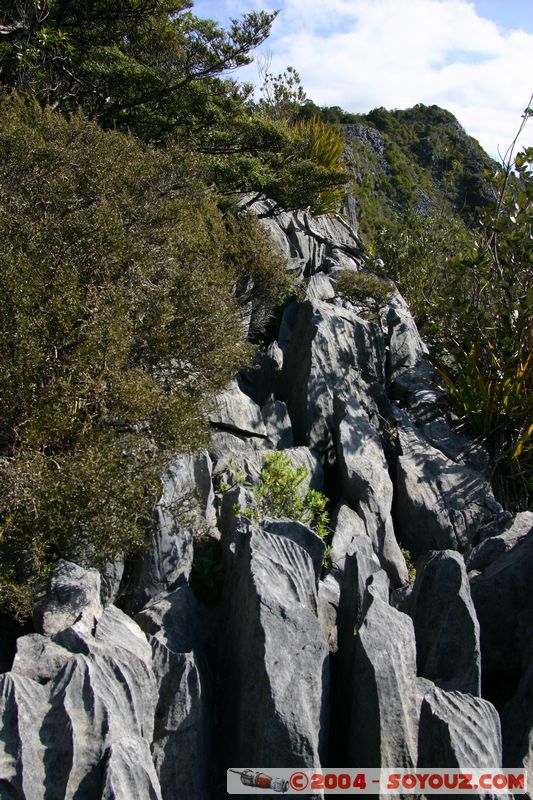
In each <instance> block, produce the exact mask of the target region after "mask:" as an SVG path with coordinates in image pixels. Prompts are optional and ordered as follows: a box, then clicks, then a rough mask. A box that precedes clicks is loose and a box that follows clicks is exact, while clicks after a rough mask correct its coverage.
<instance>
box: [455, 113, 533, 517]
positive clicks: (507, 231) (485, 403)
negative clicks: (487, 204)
mask: <svg viewBox="0 0 533 800" xmlns="http://www.w3.org/2000/svg"><path fill="white" fill-rule="evenodd" d="M530 114H531V111H530V110H529V109H528V111H527V112H526V115H525V118H526V119H527V117H528V116H530ZM515 170H516V171H515V175H514V176H513V175H512V174H511V170H510V165H509V167H508V169H507V170H505V169H504V170H502V171H500V172H499V173H498V174H497V175H496V178H495V182H496V186H497V187H498V188H499V191H500V195H499V198H498V200H497V202H496V203H495V204H494V206H493V207H492V208H490V209H488V210H486V211H485V212H484V213H483V214H482V219H481V223H482V224H481V227H480V230H479V231H478V236H477V241H476V243H475V246H474V247H473V248H472V251H471V253H470V257H469V258H468V259H462V260H458V262H457V263H456V265H455V269H456V270H457V272H456V274H457V275H458V274H459V272H458V271H459V270H461V271H462V274H463V275H464V280H463V287H464V286H466V287H467V291H468V294H467V296H466V298H465V300H464V301H463V302H462V303H460V302H458V300H456V301H455V303H454V302H451V303H450V310H451V313H450V317H451V320H452V321H453V324H454V332H455V335H454V337H453V341H452V343H451V345H450V346H449V347H448V348H447V349H448V355H449V358H451V360H452V365H453V366H452V369H449V368H448V369H443V372H442V374H443V378H444V380H445V382H446V384H447V386H448V388H449V390H450V397H451V401H452V404H453V406H454V409H455V411H456V412H457V414H458V415H459V416H460V418H461V420H462V421H463V423H464V424H465V425H466V426H467V427H468V428H469V429H470V430H471V431H472V432H473V433H474V434H475V435H478V436H480V437H482V438H483V439H484V441H485V442H486V444H487V446H488V447H489V450H490V453H491V460H492V469H493V485H494V488H495V491H496V493H497V496H498V498H499V499H500V500H501V501H502V502H503V503H504V505H506V506H507V507H509V508H511V509H514V510H518V509H526V508H528V507H530V506H531V503H532V500H533V335H532V331H533V269H532V267H533V248H532V246H531V229H532V224H533V148H529V149H527V150H525V151H524V152H523V153H520V154H518V155H517V157H516V160H515ZM463 287H462V291H464V288H463ZM459 301H460V298H459ZM465 301H466V302H465Z"/></svg>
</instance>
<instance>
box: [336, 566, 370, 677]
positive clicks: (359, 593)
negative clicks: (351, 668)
mask: <svg viewBox="0 0 533 800" xmlns="http://www.w3.org/2000/svg"><path fill="white" fill-rule="evenodd" d="M380 570H381V567H380V565H379V563H378V562H377V559H376V558H375V556H373V555H368V554H366V553H363V552H361V551H360V550H359V551H358V550H356V551H355V552H351V553H348V554H347V555H346V558H345V562H344V573H343V574H342V575H341V576H340V577H339V582H340V597H339V613H338V617H337V625H338V629H339V637H338V638H339V645H340V647H341V649H342V654H341V655H342V658H343V659H344V660H346V658H347V656H348V660H350V663H351V649H352V646H353V637H354V632H356V631H357V628H358V627H359V624H360V622H361V618H362V616H363V611H364V601H365V597H366V593H367V585H368V582H369V580H370V578H371V577H372V575H374V574H375V573H376V572H379V571H380Z"/></svg>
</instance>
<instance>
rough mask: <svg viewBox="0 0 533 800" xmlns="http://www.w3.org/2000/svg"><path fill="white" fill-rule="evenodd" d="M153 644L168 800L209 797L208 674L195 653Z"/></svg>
mask: <svg viewBox="0 0 533 800" xmlns="http://www.w3.org/2000/svg"><path fill="white" fill-rule="evenodd" d="M151 644H152V652H153V662H152V663H153V668H154V672H155V675H156V678H157V681H158V686H159V698H158V702H157V708H156V711H155V727H154V738H153V744H152V758H153V762H154V765H155V770H156V772H157V775H158V778H159V782H160V785H161V795H162V800H174V798H175V797H176V794H177V792H179V796H180V797H187V798H188V797H190V798H195V800H196V799H197V800H205V799H206V798H208V797H209V794H208V777H209V750H210V716H211V704H210V702H209V700H208V692H207V690H206V680H205V677H204V678H203V677H202V675H201V670H200V668H199V664H198V660H197V657H196V655H195V654H194V653H193V652H189V653H176V652H173V651H172V650H169V649H168V647H166V646H165V645H164V644H162V643H161V642H160V641H158V640H157V639H154V638H152V639H151ZM130 796H131V797H133V796H134V795H130ZM141 796H142V797H144V795H141Z"/></svg>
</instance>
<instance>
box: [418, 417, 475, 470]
mask: <svg viewBox="0 0 533 800" xmlns="http://www.w3.org/2000/svg"><path fill="white" fill-rule="evenodd" d="M419 431H420V434H421V435H422V436H423V437H424V439H425V440H426V441H427V442H428V444H430V445H431V446H432V447H435V448H436V449H437V450H440V451H441V453H443V454H444V455H445V456H447V458H449V459H451V460H452V461H455V462H456V463H458V464H465V466H467V467H471V468H472V469H474V470H477V471H478V472H481V473H483V474H484V473H485V471H486V469H487V467H488V463H489V455H488V453H487V451H486V450H485V448H484V447H483V446H482V445H480V444H479V443H478V442H475V441H474V440H472V439H469V438H468V436H462V435H460V434H458V433H455V431H453V430H452V429H451V428H450V425H449V423H448V422H447V420H446V419H445V418H444V417H438V418H437V419H434V420H432V421H431V422H427V423H425V424H424V425H421V426H420V428H419Z"/></svg>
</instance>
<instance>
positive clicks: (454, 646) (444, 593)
mask: <svg viewBox="0 0 533 800" xmlns="http://www.w3.org/2000/svg"><path fill="white" fill-rule="evenodd" d="M411 616H412V618H413V622H414V626H415V635H416V650H417V663H418V674H419V675H420V676H422V677H424V678H429V679H430V680H432V681H433V682H434V683H436V684H437V685H438V686H440V687H441V688H442V689H447V690H455V691H459V692H466V693H470V694H473V695H479V694H480V690H481V685H480V681H481V654H480V648H479V623H478V621H477V617H476V612H475V610H474V605H473V603H472V598H471V596H470V587H469V584H468V578H467V574H466V569H465V565H464V561H463V559H462V557H461V556H460V554H459V553H457V552H456V551H454V550H438V551H435V550H431V551H430V552H429V553H427V554H426V555H425V556H423V557H422V558H421V559H420V560H419V561H418V563H417V575H416V581H415V585H414V590H413V596H412V599H411Z"/></svg>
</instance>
